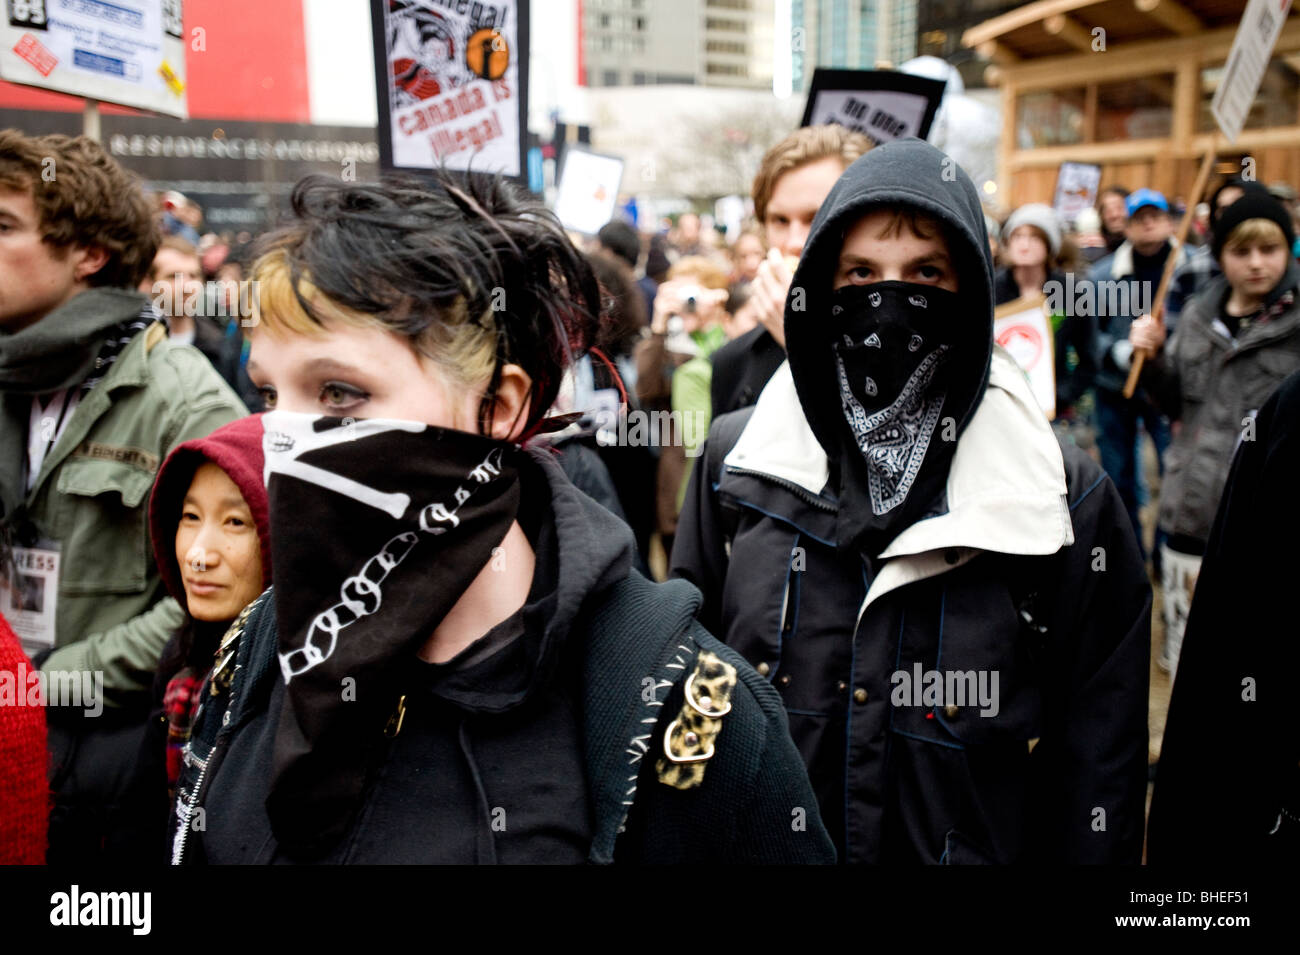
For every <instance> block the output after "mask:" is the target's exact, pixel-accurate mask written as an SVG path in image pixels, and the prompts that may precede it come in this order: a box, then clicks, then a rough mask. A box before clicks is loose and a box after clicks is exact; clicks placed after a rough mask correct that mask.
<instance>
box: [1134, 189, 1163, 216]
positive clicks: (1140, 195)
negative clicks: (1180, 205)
mask: <svg viewBox="0 0 1300 955" xmlns="http://www.w3.org/2000/svg"><path fill="white" fill-rule="evenodd" d="M1124 202H1125V203H1126V204H1127V205H1128V214H1129V215H1130V216H1131V215H1133V214H1134V213H1135V212H1137V211H1138V210H1139V209H1141V208H1142V207H1143V206H1155V207H1156V208H1157V209H1159V210H1160V211H1161V212H1168V211H1169V203H1167V202H1166V201H1165V197H1164V196H1162V195H1161V194H1160V193H1158V192H1156V191H1155V190H1154V189H1136V190H1134V191H1133V192H1130V193H1129V194H1128V198H1127V199H1125V200H1124Z"/></svg>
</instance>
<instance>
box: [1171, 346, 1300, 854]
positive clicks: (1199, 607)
mask: <svg viewBox="0 0 1300 955" xmlns="http://www.w3.org/2000/svg"><path fill="white" fill-rule="evenodd" d="M1181 328H1182V326H1180V331H1181ZM1298 423H1300V374H1293V375H1291V377H1289V378H1288V379H1287V380H1286V381H1284V382H1283V383H1282V385H1281V386H1280V387H1279V388H1278V390H1277V391H1276V392H1275V393H1274V394H1273V396H1272V397H1271V398H1269V399H1268V401H1267V402H1265V404H1264V406H1263V408H1261V409H1260V412H1259V415H1258V417H1257V418H1256V419H1255V432H1254V435H1253V440H1248V441H1242V442H1241V446H1240V448H1239V449H1238V451H1237V455H1236V457H1235V458H1234V460H1233V464H1232V470H1231V472H1230V473H1229V475H1228V483H1227V486H1226V487H1225V488H1224V492H1223V499H1222V502H1221V503H1220V505H1219V511H1218V515H1217V517H1216V518H1215V521H1214V526H1213V529H1212V530H1211V532H1210V540H1209V546H1208V547H1207V549H1206V552H1205V558H1204V561H1203V562H1202V564H1201V572H1200V575H1199V577H1198V578H1197V581H1196V594H1195V597H1194V598H1193V600H1192V610H1191V615H1190V616H1189V617H1188V620H1187V631H1186V633H1185V634H1184V636H1183V646H1182V651H1181V653H1180V655H1179V658H1178V679H1177V680H1176V681H1175V682H1174V691H1173V698H1172V699H1171V700H1170V703H1169V720H1168V722H1167V723H1166V724H1165V738H1164V743H1163V745H1162V746H1161V748H1160V766H1159V769H1158V771H1157V775H1156V785H1155V793H1154V795H1153V796H1152V801H1151V820H1150V831H1149V833H1148V838H1147V858H1148V860H1149V861H1150V862H1151V864H1152V865H1187V864H1194V865H1200V866H1211V865H1258V864H1260V863H1277V864H1279V865H1288V866H1289V865H1292V864H1293V863H1294V862H1295V856H1296V849H1297V847H1298V846H1300V768H1298V767H1300V736H1297V734H1296V732H1295V705H1296V700H1297V698H1298V697H1300V694H1298V693H1297V692H1296V688H1295V682H1294V680H1295V673H1296V672H1297V668H1300V641H1297V640H1296V639H1295V610H1294V607H1293V604H1292V591H1293V590H1294V588H1295V556H1294V545H1295V541H1296V539H1297V538H1300V506H1298V505H1297V502H1296V493H1295V488H1296V482H1297V480H1298V479H1300V424H1298ZM1284 809H1285V810H1286V815H1283V810H1284ZM1288 816H1289V818H1288Z"/></svg>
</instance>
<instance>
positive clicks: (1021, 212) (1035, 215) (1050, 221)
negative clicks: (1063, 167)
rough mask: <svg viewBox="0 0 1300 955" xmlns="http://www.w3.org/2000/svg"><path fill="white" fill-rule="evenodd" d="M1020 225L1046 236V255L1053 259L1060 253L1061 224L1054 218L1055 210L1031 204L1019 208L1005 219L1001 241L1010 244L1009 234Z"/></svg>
mask: <svg viewBox="0 0 1300 955" xmlns="http://www.w3.org/2000/svg"><path fill="white" fill-rule="evenodd" d="M1022 225H1031V226H1033V227H1034V228H1036V229H1038V230H1040V231H1041V232H1042V233H1043V235H1045V236H1047V251H1048V254H1049V255H1051V256H1052V257H1053V258H1055V257H1056V256H1057V255H1058V254H1060V251H1061V224H1060V222H1059V221H1058V220H1057V218H1056V210H1055V209H1053V208H1052V207H1051V206H1049V205H1047V204H1046V203H1042V202H1031V203H1029V204H1028V205H1025V206H1021V207H1020V208H1019V209H1017V210H1016V211H1015V212H1013V213H1011V216H1010V217H1009V218H1008V219H1007V223H1006V225H1004V226H1003V227H1002V241H1003V242H1010V241H1011V233H1013V232H1015V231H1016V230H1017V229H1018V228H1020V227H1021V226H1022Z"/></svg>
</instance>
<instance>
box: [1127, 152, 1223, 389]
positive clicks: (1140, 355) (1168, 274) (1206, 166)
mask: <svg viewBox="0 0 1300 955" xmlns="http://www.w3.org/2000/svg"><path fill="white" fill-rule="evenodd" d="M1218 154H1219V149H1218V137H1217V136H1216V137H1215V138H1214V139H1213V140H1212V141H1211V143H1210V148H1209V151H1208V152H1206V154H1205V159H1203V160H1202V161H1201V170H1200V172H1198V173H1197V174H1196V182H1195V183H1194V184H1193V185H1192V193H1191V195H1190V196H1188V197H1187V211H1186V212H1185V213H1184V214H1183V221H1182V222H1181V223H1180V224H1179V226H1178V239H1177V242H1178V245H1177V247H1176V248H1173V249H1170V250H1169V260H1168V261H1167V262H1165V271H1164V274H1163V275H1161V276H1160V288H1159V290H1158V291H1157V292H1156V300H1155V302H1154V303H1152V306H1151V316H1152V317H1153V318H1154V319H1155V320H1156V321H1157V322H1160V323H1162V324H1163V322H1164V314H1165V295H1166V294H1168V292H1169V283H1170V282H1171V281H1172V280H1173V277H1174V269H1175V268H1176V267H1177V265H1178V249H1181V248H1182V247H1183V245H1184V244H1185V243H1186V242H1187V233H1188V231H1189V230H1190V229H1191V227H1192V220H1193V219H1194V218H1196V206H1197V204H1198V203H1199V202H1200V201H1201V194H1202V193H1204V192H1205V184H1206V183H1207V182H1208V181H1209V179H1210V170H1211V169H1213V168H1214V160H1215V158H1216V157H1217V156H1218ZM1151 357H1153V358H1154V357H1155V356H1154V355H1152V356H1151ZM1146 359H1147V352H1146V349H1143V350H1142V351H1139V352H1136V353H1135V354H1134V355H1133V366H1132V367H1131V368H1130V369H1129V372H1128V381H1126V382H1125V383H1124V397H1125V398H1132V397H1133V392H1134V391H1136V390H1137V383H1138V379H1139V378H1141V377H1142V365H1143V364H1144V363H1145V362H1146Z"/></svg>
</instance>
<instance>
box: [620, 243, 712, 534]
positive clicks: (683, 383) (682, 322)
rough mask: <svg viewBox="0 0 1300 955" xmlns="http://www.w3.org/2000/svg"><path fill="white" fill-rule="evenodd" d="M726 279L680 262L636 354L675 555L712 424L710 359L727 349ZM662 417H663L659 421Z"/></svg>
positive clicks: (702, 263)
mask: <svg viewBox="0 0 1300 955" xmlns="http://www.w3.org/2000/svg"><path fill="white" fill-rule="evenodd" d="M727 298H728V292H727V275H726V273H725V272H723V270H722V269H721V268H720V267H718V266H717V265H716V264H714V263H713V262H712V261H711V260H709V259H706V258H704V257H703V256H688V257H686V258H683V259H681V260H680V261H679V262H678V263H677V264H676V265H674V266H673V267H672V268H671V269H670V270H669V272H668V280H667V281H666V282H664V284H663V285H661V286H659V291H658V294H656V295H655V303H654V312H653V314H652V315H651V318H650V336H649V337H648V338H645V339H643V340H642V341H641V342H640V344H638V345H637V348H636V354H635V357H636V368H637V386H636V390H637V399H638V400H639V401H640V402H641V408H642V409H643V410H644V411H646V412H648V413H649V414H650V417H649V421H650V425H649V427H650V430H651V432H652V437H651V441H652V442H653V443H654V445H655V446H657V447H658V449H659V465H658V473H657V476H656V481H655V529H656V530H657V531H658V533H659V536H660V538H661V539H662V541H663V545H664V554H665V555H667V554H670V553H672V544H673V535H674V534H675V533H676V530H677V512H678V511H679V510H680V509H681V502H682V498H683V496H684V494H685V488H686V481H687V479H688V478H689V477H690V471H689V469H688V468H687V466H686V464H687V457H688V456H689V455H692V454H693V451H694V449H695V448H696V447H698V446H699V445H700V444H702V443H703V441H704V436H705V435H706V434H707V433H708V430H709V421H710V419H711V418H712V402H711V401H710V399H709V388H710V386H711V384H712V381H713V365H712V363H711V362H710V360H709V359H710V357H711V356H712V355H713V353H714V352H715V351H717V350H718V349H719V348H720V347H722V346H723V345H724V344H726V342H727V333H726V323H727V320H728V318H729V316H728V314H727V311H726V303H727ZM655 412H658V414H655Z"/></svg>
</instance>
